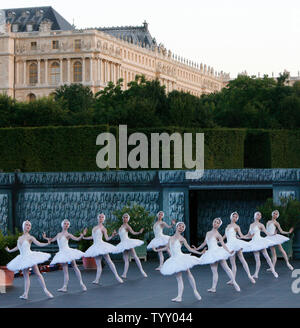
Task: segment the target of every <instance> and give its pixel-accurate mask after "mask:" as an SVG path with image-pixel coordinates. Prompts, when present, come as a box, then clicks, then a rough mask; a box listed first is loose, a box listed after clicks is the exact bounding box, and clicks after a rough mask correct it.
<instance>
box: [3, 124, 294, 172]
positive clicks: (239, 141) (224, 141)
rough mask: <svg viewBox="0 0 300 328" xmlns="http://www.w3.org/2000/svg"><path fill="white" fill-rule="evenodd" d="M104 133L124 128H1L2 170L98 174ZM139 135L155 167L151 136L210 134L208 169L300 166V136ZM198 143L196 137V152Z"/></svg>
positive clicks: (252, 132)
mask: <svg viewBox="0 0 300 328" xmlns="http://www.w3.org/2000/svg"><path fill="white" fill-rule="evenodd" d="M103 132H111V133H112V134H114V135H115V136H116V139H117V141H118V127H114V126H108V125H100V126H74V127H41V128H4V129H0V168H1V169H3V170H4V171H5V172H11V171H14V170H15V169H21V171H22V172H58V171H62V172H63V171H98V170H99V168H98V167H97V165H96V155H97V152H98V151H99V150H100V146H96V138H97V136H98V135H99V134H100V133H103ZM134 132H141V133H144V134H146V135H147V137H148V141H149V152H148V154H149V166H150V163H151V162H150V153H151V152H150V149H151V148H150V141H151V138H150V135H151V133H163V132H166V133H168V134H170V135H171V134H172V133H174V132H179V133H181V134H183V133H204V135H205V169H233V168H244V167H245V168H276V167H282V168H288V167H289V168H295V167H300V152H299V150H300V131H284V130H280V131H273V130H272V131H268V130H259V129H226V128H221V129H196V128H191V129H188V128H181V127H161V128H147V129H146V128H141V129H139V130H132V129H128V136H129V135H130V134H132V133H134ZM195 140H196V138H195V135H193V153H195V146H196V145H195V143H196V142H195ZM117 146H118V145H117ZM131 148H134V146H131V147H128V153H129V152H130V149H131ZM172 150H173V147H171V154H172ZM160 157H161V156H160ZM117 162H118V161H117ZM171 168H173V156H171Z"/></svg>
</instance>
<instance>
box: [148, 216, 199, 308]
mask: <svg viewBox="0 0 300 328" xmlns="http://www.w3.org/2000/svg"><path fill="white" fill-rule="evenodd" d="M185 227H186V226H185V224H184V223H183V222H178V223H177V224H176V232H175V234H174V235H173V236H172V237H170V238H169V242H168V244H167V246H165V247H164V248H160V249H156V248H154V251H156V252H162V251H164V250H169V251H170V253H171V257H170V258H168V259H167V260H166V261H165V263H163V265H162V267H161V269H160V272H161V274H163V275H172V274H174V273H176V279H177V284H178V295H177V297H175V298H173V299H172V301H173V302H181V301H182V294H183V289H184V285H183V279H182V272H183V271H186V272H187V275H188V279H189V282H190V285H191V287H192V289H193V292H194V295H195V297H196V299H197V300H199V301H200V300H201V296H200V294H199V292H198V291H197V287H196V282H195V279H194V277H193V275H192V273H191V271H190V269H191V268H192V267H193V266H195V265H199V258H198V257H196V256H192V255H191V254H183V253H182V252H181V246H182V244H183V245H184V246H185V247H186V248H187V249H188V250H189V251H190V252H192V253H195V254H198V255H201V254H203V253H204V252H205V250H203V251H202V252H197V251H195V250H194V249H192V248H191V247H190V246H189V245H188V243H187V241H186V239H185V238H184V237H183V236H182V235H181V234H182V233H183V232H184V231H185Z"/></svg>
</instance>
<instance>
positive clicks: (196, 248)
mask: <svg viewBox="0 0 300 328" xmlns="http://www.w3.org/2000/svg"><path fill="white" fill-rule="evenodd" d="M206 245H207V244H206V236H205V239H204V242H203V243H202V244H201V245H200V246H199V247H195V246H192V248H193V249H195V250H196V251H198V250H199V249H201V248H203V247H204V246H206Z"/></svg>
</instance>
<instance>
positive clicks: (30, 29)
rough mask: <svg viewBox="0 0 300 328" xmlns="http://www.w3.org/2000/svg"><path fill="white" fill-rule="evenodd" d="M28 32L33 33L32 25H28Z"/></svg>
mask: <svg viewBox="0 0 300 328" xmlns="http://www.w3.org/2000/svg"><path fill="white" fill-rule="evenodd" d="M26 29H27V32H32V30H33V28H32V25H31V24H27V25H26Z"/></svg>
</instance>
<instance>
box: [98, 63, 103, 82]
mask: <svg viewBox="0 0 300 328" xmlns="http://www.w3.org/2000/svg"><path fill="white" fill-rule="evenodd" d="M101 64H102V61H101V58H99V57H98V81H99V84H101Z"/></svg>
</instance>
